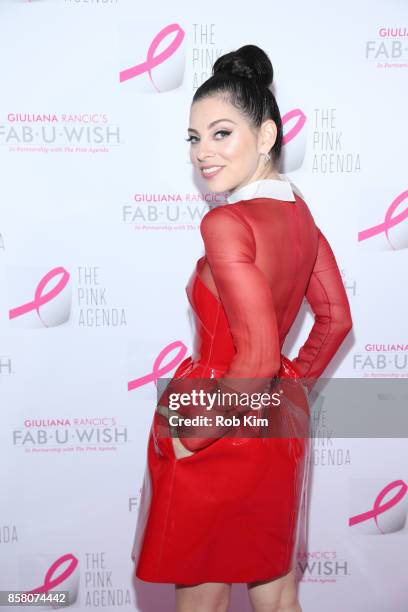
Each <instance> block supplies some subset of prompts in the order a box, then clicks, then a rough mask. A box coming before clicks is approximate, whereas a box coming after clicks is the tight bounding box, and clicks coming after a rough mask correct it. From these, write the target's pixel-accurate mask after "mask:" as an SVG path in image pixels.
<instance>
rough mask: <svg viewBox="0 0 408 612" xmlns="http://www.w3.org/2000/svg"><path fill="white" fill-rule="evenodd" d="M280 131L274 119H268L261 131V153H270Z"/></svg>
mask: <svg viewBox="0 0 408 612" xmlns="http://www.w3.org/2000/svg"><path fill="white" fill-rule="evenodd" d="M277 134H278V130H277V127H276V123H275V122H274V121H273V119H266V120H265V121H264V122H263V123H262V125H261V129H260V141H259V148H260V153H264V154H265V153H269V151H270V150H271V149H272V147H273V145H274V144H275V141H276V137H277Z"/></svg>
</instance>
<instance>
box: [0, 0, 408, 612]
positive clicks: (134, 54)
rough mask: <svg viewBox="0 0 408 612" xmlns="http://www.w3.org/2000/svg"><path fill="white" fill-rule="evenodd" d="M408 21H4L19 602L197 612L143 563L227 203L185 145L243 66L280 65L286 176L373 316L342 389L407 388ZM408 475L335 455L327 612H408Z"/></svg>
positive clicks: (305, 12) (189, 9)
mask: <svg viewBox="0 0 408 612" xmlns="http://www.w3.org/2000/svg"><path fill="white" fill-rule="evenodd" d="M255 6H256V13H254V12H253V9H254V7H255ZM142 11H143V14H142ZM407 17H408V8H407V5H406V3H404V2H402V1H398V0H391V1H385V0H384V1H383V2H378V1H374V0H373V1H370V2H368V1H363V2H358V3H357V2H351V0H347V1H343V2H342V3H336V6H334V4H333V3H328V2H323V1H321V2H318V1H316V0H313V1H309V2H308V3H304V2H301V1H300V0H298V1H296V2H295V1H293V0H292V1H286V2H279V3H278V2H273V1H270V2H257V3H256V4H255V5H254V4H252V5H251V6H249V5H248V7H246V8H244V7H243V6H241V8H240V7H238V6H236V4H235V3H230V5H227V4H226V5H222V4H221V3H213V2H206V3H204V5H200V6H197V7H193V6H192V5H191V3H187V2H186V3H185V4H183V3H172V4H170V5H169V4H168V3H164V2H162V3H150V4H148V5H147V6H141V5H140V3H136V2H131V1H125V0H116V1H113V0H112V1H111V0H109V1H102V0H99V1H96V0H94V1H92V0H88V1H85V0H66V1H55V2H45V1H41V0H38V1H35V0H34V1H31V2H5V1H3V2H1V3H0V25H1V37H0V50H1V53H0V74H1V95H0V144H1V146H0V155H1V180H0V206H1V217H0V287H1V290H0V333H1V344H0V401H1V407H2V411H1V416H2V427H1V428H0V436H1V446H0V464H1V466H2V469H1V477H0V478H1V480H0V486H1V491H2V496H1V515H0V523H1V524H0V561H1V572H0V588H1V589H4V590H5V589H13V590H24V591H29V590H32V589H37V588H39V587H42V588H43V589H47V588H51V587H54V588H57V589H60V590H64V589H67V590H69V592H70V597H71V601H72V607H73V608H76V609H78V610H85V609H89V608H99V607H102V606H103V607H105V609H108V610H115V609H120V608H127V609H134V610H141V611H143V612H144V611H146V612H156V611H157V612H159V611H160V612H161V611H162V610H173V587H172V586H171V585H160V584H149V583H144V582H141V581H139V580H137V579H135V578H134V576H133V571H134V567H133V563H132V561H131V557H130V555H131V548H132V544H133V537H134V530H135V525H136V519H137V512H138V505H139V496H140V487H141V485H142V479H143V474H144V468H145V460H146V443H147V437H148V432H149V428H150V423H151V419H152V416H153V410H154V407H155V399H156V387H155V377H157V376H171V374H172V372H174V370H175V368H176V366H177V365H178V363H180V361H181V360H182V359H184V357H185V356H186V355H188V354H189V353H190V352H191V350H192V339H193V335H192V334H193V327H192V318H191V313H190V311H189V307H188V302H187V298H186V295H185V285H186V283H187V280H188V277H189V275H190V274H191V272H192V269H193V267H194V265H195V262H196V260H197V258H198V257H200V256H201V255H202V254H203V245H202V241H201V236H200V232H199V222H200V220H201V218H202V216H203V215H204V214H205V212H206V210H207V209H208V207H207V204H208V203H214V202H215V203H216V202H217V198H218V196H217V197H215V196H214V195H213V194H211V193H208V192H206V191H205V186H204V185H202V184H200V183H199V182H197V179H196V177H195V176H194V173H193V170H192V167H191V164H190V162H189V154H188V153H189V150H188V147H189V145H188V143H186V142H185V140H184V138H185V137H186V136H187V131H186V128H187V126H188V113H189V106H190V103H191V99H192V96H193V94H194V92H195V90H196V88H197V87H198V86H199V85H200V84H201V83H202V82H203V81H204V80H205V79H206V78H208V77H209V76H210V74H211V67H212V64H213V63H214V61H215V59H216V58H217V57H219V55H221V54H223V53H226V52H227V51H230V50H232V49H236V48H238V47H240V46H242V45H244V44H256V45H258V46H260V47H262V48H263V49H265V51H266V52H267V53H268V55H269V56H270V58H271V61H272V63H273V66H274V70H275V85H274V92H275V94H276V96H277V100H278V104H279V106H280V109H281V114H282V116H283V119H284V133H285V144H284V147H283V149H284V164H283V167H282V169H281V171H282V172H283V173H284V174H286V175H287V177H288V178H290V180H292V181H293V182H294V184H295V185H296V186H297V187H298V189H300V191H301V192H302V194H303V196H304V198H305V200H306V202H307V203H308V205H309V207H310V208H311V210H312V213H313V215H314V217H315V220H316V223H317V224H318V225H319V226H320V227H321V228H322V230H323V231H324V233H325V234H326V236H327V238H328V239H329V241H330V243H331V245H332V247H333V250H334V252H335V254H336V257H337V261H338V263H339V267H340V268H341V270H342V274H343V276H344V283H345V286H346V288H347V291H348V295H349V298H350V304H351V308H352V315H353V320H354V328H353V331H352V333H351V334H350V335H349V337H348V338H347V339H346V341H345V342H344V344H343V345H342V347H341V349H340V351H339V352H338V354H337V355H336V357H335V359H334V360H333V362H332V363H331V364H330V365H329V367H328V368H327V371H326V375H327V376H335V377H342V378H348V377H351V378H354V377H367V376H368V377H406V376H407V373H408V357H407V355H408V339H407V331H408V330H407V323H406V308H407V301H406V287H405V285H406V281H405V279H406V269H407V261H408V258H407V253H408V250H407V248H408V230H407V227H408V223H407V221H406V217H407V216H408V211H407V206H406V202H407V197H408V192H407V190H408V184H407V176H406V164H407V158H406V137H407V130H406V100H407V94H408V80H407V69H408V29H407V28H406V26H407V25H408V19H407ZM218 201H220V200H218ZM312 321H313V319H312V315H311V313H310V311H309V310H308V309H307V308H306V307H305V308H304V309H303V310H302V311H301V312H300V313H299V317H298V319H297V321H296V324H295V326H294V327H293V329H292V330H291V333H290V335H289V336H288V338H287V341H286V343H285V346H284V352H285V353H286V354H287V355H288V356H289V357H294V356H295V354H296V353H297V350H298V348H299V347H300V345H301V344H302V342H303V341H304V340H305V338H306V337H307V334H308V332H309V329H310V326H311V324H312ZM407 458H408V450H407V445H406V440H405V439H403V438H401V439H388V440H387V439H371V440H368V439H365V440H363V439H332V438H331V437H330V432H327V436H323V437H320V438H317V439H316V440H315V444H314V450H313V460H314V461H313V463H314V469H313V481H312V484H313V486H312V494H311V508H310V534H309V545H308V549H309V552H308V555H307V558H304V559H299V560H298V561H299V564H302V568H303V569H305V571H304V574H303V580H302V582H301V583H300V601H301V604H302V607H303V610H304V612H326V611H327V610H330V611H331V612H344V610H346V609H347V610H353V612H384V611H385V610H386V611H387V612H406V611H407V610H408V580H407V569H406V568H407V562H408V546H407V533H408V525H407V523H406V515H407V500H408V493H407V484H406V483H407V482H408V468H407ZM378 496H380V497H381V496H382V499H383V501H382V502H380V506H381V504H384V503H385V502H386V501H390V500H391V503H390V504H388V505H389V506H391V507H390V508H389V509H388V510H384V509H381V507H380V508H378V507H377V510H375V503H376V498H378ZM377 506H378V499H377ZM361 514H363V515H364V516H363V518H361V519H360V520H357V521H354V522H355V524H351V525H350V524H349V520H350V519H351V517H353V516H354V517H355V516H358V515H361ZM231 610H233V611H234V612H244V611H247V610H249V604H248V601H247V595H246V592H245V586H244V585H234V587H233V601H232V605H231Z"/></svg>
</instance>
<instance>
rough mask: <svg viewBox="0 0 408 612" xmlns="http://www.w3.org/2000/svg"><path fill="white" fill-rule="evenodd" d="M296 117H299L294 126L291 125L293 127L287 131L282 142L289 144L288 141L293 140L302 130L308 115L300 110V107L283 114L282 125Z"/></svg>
mask: <svg viewBox="0 0 408 612" xmlns="http://www.w3.org/2000/svg"><path fill="white" fill-rule="evenodd" d="M294 117H297V121H296V122H295V123H294V125H293V127H291V129H290V130H289V131H288V132H286V134H284V136H283V138H282V144H287V143H288V142H290V141H291V140H293V139H294V138H295V137H296V136H297V135H298V134H299V132H300V130H301V129H302V128H303V126H304V125H305V123H306V115H305V114H304V113H303V112H302V111H301V110H300V108H294V109H293V110H291V111H289V112H288V113H286V114H285V115H283V117H282V127H283V126H284V125H285V124H286V123H288V121H290V120H291V119H293V118H294Z"/></svg>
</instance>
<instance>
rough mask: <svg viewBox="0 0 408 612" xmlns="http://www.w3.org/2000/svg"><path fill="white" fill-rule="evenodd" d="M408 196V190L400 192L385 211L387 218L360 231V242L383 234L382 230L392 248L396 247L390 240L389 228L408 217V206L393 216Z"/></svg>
mask: <svg viewBox="0 0 408 612" xmlns="http://www.w3.org/2000/svg"><path fill="white" fill-rule="evenodd" d="M406 197H408V190H407V191H403V192H402V193H400V194H399V195H398V196H397V197H396V198H395V200H393V202H391V204H390V206H389V208H388V210H387V212H386V213H385V218H384V222H383V223H379V224H378V225H374V226H373V227H369V228H367V229H365V230H362V231H361V232H359V233H358V241H359V242H360V241H361V240H367V238H371V237H372V236H376V235H377V234H381V233H382V232H384V233H385V236H386V238H387V240H388V242H389V244H390V246H391V248H392V249H394V247H393V245H392V244H391V242H390V239H389V236H388V230H389V229H390V228H391V227H394V226H395V225H398V224H399V223H401V222H402V221H404V220H405V219H406V218H407V217H408V208H406V209H405V210H403V211H402V212H400V213H398V215H396V216H395V217H392V214H393V212H394V211H395V209H396V208H397V207H398V206H399V205H400V204H401V202H402V201H403V200H405V198H406ZM395 250H396V249H394V251H395Z"/></svg>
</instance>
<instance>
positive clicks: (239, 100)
mask: <svg viewBox="0 0 408 612" xmlns="http://www.w3.org/2000/svg"><path fill="white" fill-rule="evenodd" d="M272 81H273V68H272V63H271V61H270V59H269V57H268V56H267V54H266V53H265V51H263V50H262V49H260V48H259V47H257V46H256V45H245V46H243V47H240V48H239V49H238V50H237V51H231V52H230V53H225V54H224V55H222V56H221V57H219V58H218V59H217V60H216V61H215V62H214V66H213V69H212V76H211V77H210V78H208V79H207V80H206V81H205V82H204V83H202V85H200V87H199V88H198V89H197V91H196V92H195V94H194V96H193V100H192V103H194V102H197V101H198V100H200V99H201V98H205V97H208V96H215V95H219V96H221V97H223V98H224V99H225V100H226V101H227V102H230V103H231V104H232V105H233V106H234V107H235V108H237V109H238V110H240V111H241V112H243V113H244V114H245V115H246V116H247V117H248V119H249V120H250V123H251V124H252V126H253V127H255V128H258V127H260V125H261V124H262V122H263V121H265V120H266V119H272V120H273V121H274V122H275V124H276V127H277V136H276V141H275V144H274V145H273V147H272V149H271V151H269V152H270V153H271V155H272V160H273V164H274V165H276V164H277V163H278V161H279V158H280V154H281V147H282V119H281V116H280V112H279V107H278V104H277V102H276V99H275V96H274V95H273V93H272V91H271V90H270V86H271V85H272Z"/></svg>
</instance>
